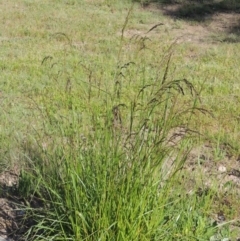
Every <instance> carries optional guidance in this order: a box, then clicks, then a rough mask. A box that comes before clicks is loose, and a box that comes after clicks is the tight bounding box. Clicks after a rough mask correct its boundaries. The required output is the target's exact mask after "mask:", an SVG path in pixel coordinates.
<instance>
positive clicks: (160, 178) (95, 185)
mask: <svg viewBox="0 0 240 241" xmlns="http://www.w3.org/2000/svg"><path fill="white" fill-rule="evenodd" d="M125 27H126V24H125V26H124V28H123V31H122V37H121V43H120V47H119V48H120V51H119V53H118V54H117V56H116V60H117V61H116V64H113V65H106V64H105V63H97V64H96V63H91V62H90V61H89V62H88V60H87V59H84V60H80V61H78V62H77V63H75V64H72V65H71V64H69V63H67V61H66V58H64V59H63V61H62V62H61V60H59V62H54V61H53V60H52V59H51V58H49V57H46V58H45V59H44V60H43V62H42V67H43V68H45V66H50V68H49V67H46V71H47V76H48V78H49V81H48V84H46V86H45V88H43V89H42V91H41V92H40V93H38V95H37V96H35V97H33V99H32V102H33V105H34V106H35V116H36V117H37V118H36V125H37V126H38V128H35V133H36V134H35V135H31V136H30V137H29V142H28V143H24V144H23V146H22V148H23V149H24V155H25V159H26V160H27V162H28V163H29V169H28V170H29V171H23V172H22V174H21V178H20V182H19V191H20V192H21V193H22V194H24V195H25V196H26V197H28V196H29V195H30V194H34V195H33V197H34V198H35V199H39V200H41V202H39V206H40V208H36V209H30V217H31V219H33V220H34V222H35V223H36V225H34V226H32V227H31V228H30V229H29V231H28V233H27V234H26V239H27V240H114V241H115V240H119V241H120V240H127V241H129V240H182V239H183V240H191V238H193V237H196V238H197V239H198V240H201V238H203V239H204V238H206V237H210V236H211V234H212V233H213V231H214V229H212V228H211V225H210V224H209V222H208V221H207V213H205V212H207V208H208V206H209V204H210V202H211V198H210V196H204V195H203V196H197V195H192V196H191V195H189V194H187V193H184V190H182V188H181V185H180V182H179V177H180V175H179V173H180V171H181V168H182V166H183V164H184V161H185V160H186V158H187V155H188V152H189V150H190V144H191V141H190V139H191V138H190V137H191V131H190V127H189V124H190V123H191V118H192V117H193V116H194V115H195V113H196V111H203V110H202V109H201V108H199V107H198V106H197V105H198V95H197V91H196V90H195V89H194V86H193V85H192V84H191V83H190V82H188V81H187V79H179V80H175V79H171V74H170V75H169V73H171V71H172V69H171V56H172V54H173V50H172V49H173V46H170V48H169V49H168V50H167V51H165V52H164V53H160V54H159V57H158V56H156V53H155V51H154V49H153V50H152V49H150V48H148V46H147V43H148V42H147V38H142V37H140V36H135V37H133V38H132V39H131V40H130V42H129V41H128V42H125V40H124V37H123V34H124V29H125ZM129 48H130V49H131V52H130V51H129ZM66 56H67V54H66ZM179 130H181V133H183V132H184V134H183V135H182V134H181V135H180V134H179ZM182 131H183V132H182ZM179 137H180V138H179ZM188 137H189V138H188ZM176 140H178V143H176V142H175V141H176ZM40 204H41V205H40ZM199 206H201V210H200V209H199ZM205 240H206V239H205Z"/></svg>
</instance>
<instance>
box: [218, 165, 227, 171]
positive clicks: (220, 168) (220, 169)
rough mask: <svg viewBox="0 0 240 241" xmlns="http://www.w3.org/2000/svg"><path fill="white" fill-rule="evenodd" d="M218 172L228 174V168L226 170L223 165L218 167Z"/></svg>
mask: <svg viewBox="0 0 240 241" xmlns="http://www.w3.org/2000/svg"><path fill="white" fill-rule="evenodd" d="M218 171H219V172H221V173H223V172H226V171H227V168H226V167H225V166H223V165H220V166H219V167H218Z"/></svg>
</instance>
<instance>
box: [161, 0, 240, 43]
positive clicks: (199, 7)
mask: <svg viewBox="0 0 240 241" xmlns="http://www.w3.org/2000/svg"><path fill="white" fill-rule="evenodd" d="M157 7H158V8H159V9H161V10H162V11H163V14H165V15H167V16H170V17H172V18H174V19H180V20H184V21H186V22H195V23H197V24H201V23H204V24H205V23H206V24H207V25H208V24H209V23H211V25H212V26H213V29H214V30H216V32H221V33H223V35H222V36H221V37H220V38H219V41H220V42H227V43H238V42H240V15H239V13H240V1H239V0H177V1H174V0H170V1H167V0H159V1H158V5H157ZM219 25H221V27H220V31H219Z"/></svg>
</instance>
